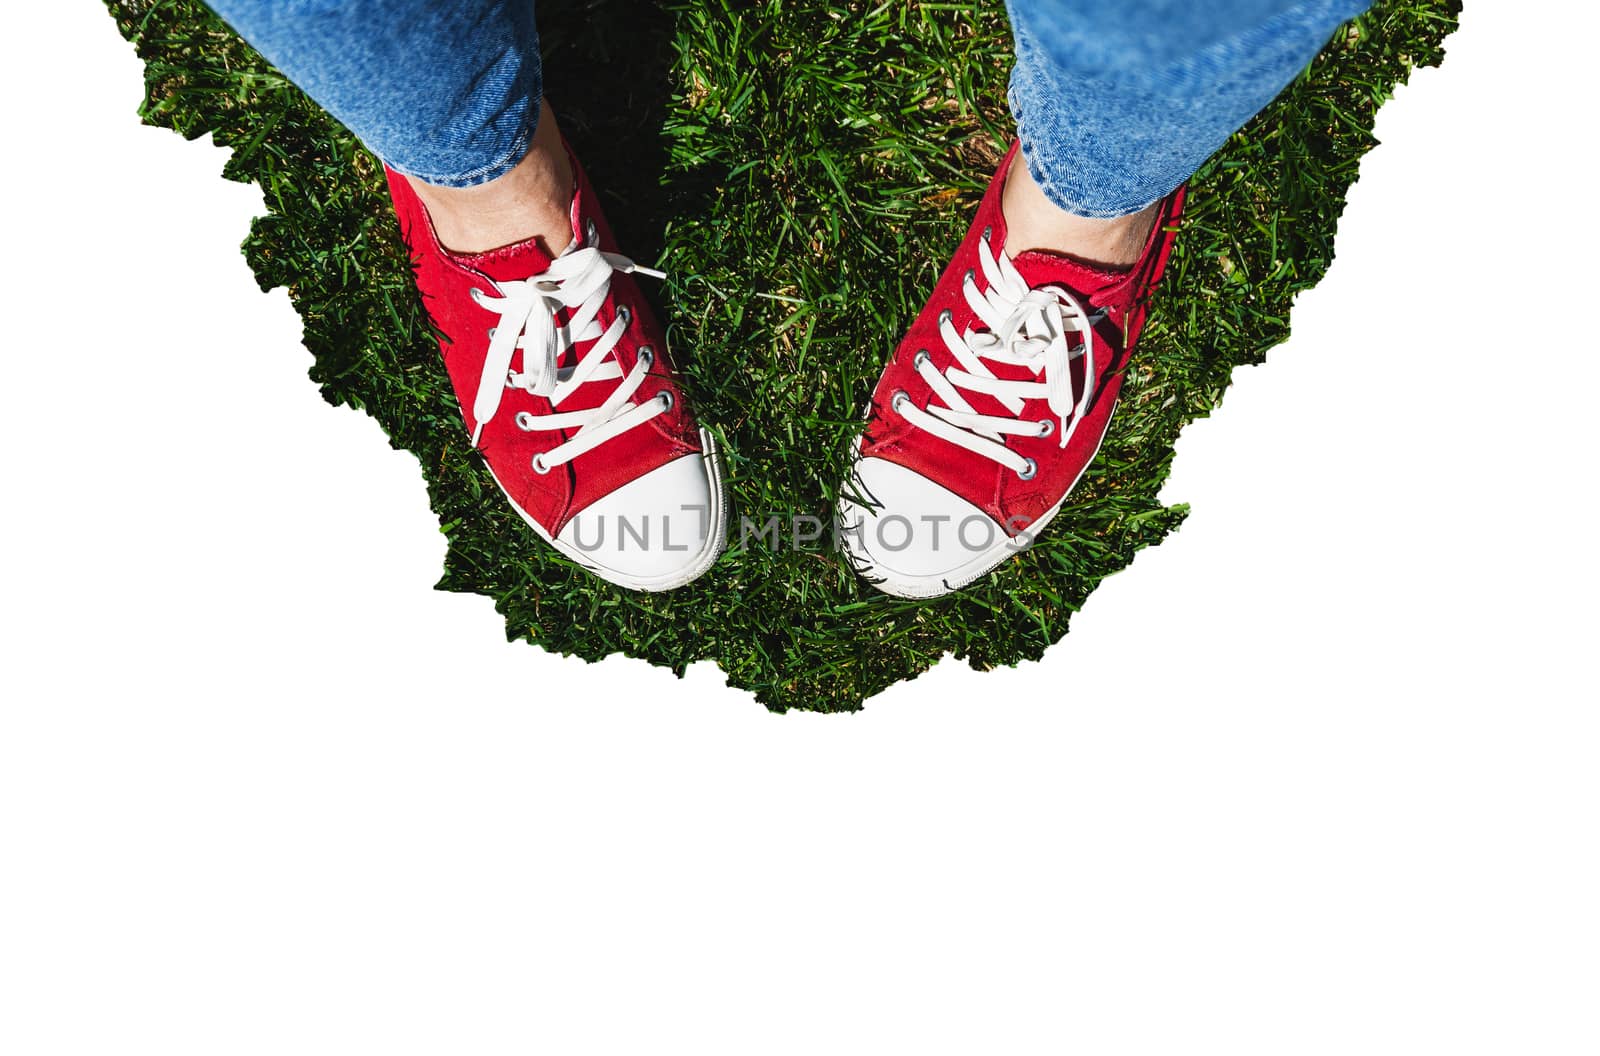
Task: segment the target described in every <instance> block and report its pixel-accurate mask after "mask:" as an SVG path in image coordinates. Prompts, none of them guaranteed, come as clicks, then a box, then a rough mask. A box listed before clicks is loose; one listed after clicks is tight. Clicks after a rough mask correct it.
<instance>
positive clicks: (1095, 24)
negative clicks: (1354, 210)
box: [1007, 0, 1371, 217]
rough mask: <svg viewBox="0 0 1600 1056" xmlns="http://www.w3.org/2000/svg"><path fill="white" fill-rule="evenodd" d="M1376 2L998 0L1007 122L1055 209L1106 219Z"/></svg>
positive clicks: (1163, 182)
mask: <svg viewBox="0 0 1600 1056" xmlns="http://www.w3.org/2000/svg"><path fill="white" fill-rule="evenodd" d="M1370 3H1371V0H1204V2H1200V0H1123V2H1121V3H1117V4H1110V5H1108V4H1105V3H1104V2H1100V3H1093V2H1090V0H1007V7H1008V8H1009V10H1010V14H1011V28H1012V32H1013V34H1014V35H1015V37H1016V49H1017V64H1016V67H1015V68H1014V69H1013V71H1012V74H1011V93H1010V95H1011V110H1012V114H1013V115H1014V116H1015V117H1016V120H1017V134H1018V138H1019V139H1020V140H1021V141H1022V153H1023V156H1024V157H1025V158H1026V159H1027V163H1028V171H1029V172H1030V173H1031V174H1032V175H1033V178H1034V179H1035V180H1036V181H1037V182H1038V184H1039V186H1040V187H1041V188H1043V190H1044V192H1045V194H1046V195H1047V196H1048V197H1049V198H1050V200H1051V201H1053V202H1055V204H1057V205H1059V206H1060V207H1061V208H1063V209H1066V210H1067V211H1068V212H1072V213H1076V214H1078V215H1080V216H1090V217H1112V216H1122V215H1125V214H1128V213H1133V212H1138V211H1139V210H1140V209H1143V208H1145V207H1146V206H1148V205H1150V204H1151V203H1152V202H1156V201H1159V200H1160V199H1162V198H1163V197H1165V196H1166V195H1167V194H1169V193H1170V192H1171V191H1172V190H1173V189H1174V188H1176V187H1177V186H1178V185H1179V184H1180V183H1182V182H1184V181H1185V180H1187V179H1188V178H1189V177H1190V176H1192V175H1193V174H1194V171H1195V170H1196V169H1198V168H1199V167H1200V165H1201V164H1202V163H1203V162H1204V161H1205V160H1206V159H1207V158H1208V157H1210V156H1211V155H1212V154H1213V153H1215V152H1216V150H1217V149H1218V148H1219V147H1221V146H1222V144H1223V143H1225V142H1226V141H1227V139H1228V137H1229V136H1231V135H1233V133H1234V132H1236V131H1238V129H1239V128H1240V127H1241V126H1242V125H1243V124H1244V123H1245V122H1246V121H1248V120H1250V118H1251V117H1253V116H1255V114H1256V113H1257V112H1258V111H1260V110H1262V109H1263V108H1264V107H1265V106H1266V105H1267V104H1268V103H1270V102H1271V101H1272V99H1273V97H1274V96H1276V95H1277V94H1278V93H1279V92H1280V91H1282V90H1283V87H1284V86H1285V85H1287V84H1288V83H1289V82H1290V81H1291V80H1293V79H1294V77H1295V75H1296V74H1298V73H1299V72H1300V71H1301V70H1302V69H1304V68H1305V66H1306V64H1307V63H1309V62H1310V61H1311V59H1312V58H1313V57H1315V56H1316V54H1317V52H1318V51H1319V50H1320V49H1321V48H1322V46H1323V45H1324V44H1326V43H1327V42H1328V39H1329V37H1330V36H1331V35H1332V34H1333V31H1334V30H1335V29H1336V28H1337V27H1338V25H1339V24H1340V23H1341V22H1343V21H1345V20H1346V19H1348V18H1353V17H1354V16H1356V15H1358V14H1360V13H1361V12H1362V11H1364V10H1365V9H1366V8H1367V7H1368V5H1369V4H1370Z"/></svg>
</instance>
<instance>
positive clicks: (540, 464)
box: [528, 455, 550, 477]
mask: <svg viewBox="0 0 1600 1056" xmlns="http://www.w3.org/2000/svg"><path fill="white" fill-rule="evenodd" d="M528 464H529V465H531V466H532V467H533V471H534V472H535V473H537V474H539V475H540V476H541V477H542V476H544V475H545V474H546V473H548V472H550V467H549V466H547V465H545V464H544V456H543V455H534V456H533V458H532V460H530V462H529V463H528Z"/></svg>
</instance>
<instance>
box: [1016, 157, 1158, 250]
mask: <svg viewBox="0 0 1600 1056" xmlns="http://www.w3.org/2000/svg"><path fill="white" fill-rule="evenodd" d="M1001 207H1002V209H1003V210H1004V213H1005V218H1006V228H1007V233H1006V251H1007V252H1008V253H1010V254H1012V255H1016V254H1017V253H1022V252H1025V251H1027V250H1030V249H1031V250H1042V251H1044V252H1046V253H1056V254H1060V255H1062V256H1067V257H1072V258H1073V259H1075V260H1081V261H1083V262H1084V263H1086V264H1093V265H1097V266H1099V267H1106V268H1126V267H1130V266H1132V265H1133V264H1134V263H1135V262H1136V261H1138V259H1139V256H1140V254H1142V253H1143V252H1144V246H1145V243H1146V241H1148V240H1149V237H1150V230H1151V228H1153V227H1154V226H1155V219H1156V213H1157V211H1158V210H1159V208H1160V204H1159V203H1157V204H1156V205H1152V206H1150V207H1149V208H1148V209H1144V210H1142V211H1140V212H1137V213H1133V214H1131V215H1129V216H1119V217H1114V218H1112V219H1109V220H1096V219H1091V218H1090V217H1085V216H1075V215H1074V214H1072V213H1069V212H1067V211H1066V210H1064V209H1062V208H1061V207H1059V206H1057V205H1056V204H1055V203H1054V202H1052V201H1050V199H1049V198H1046V197H1045V194H1044V191H1043V190H1041V189H1040V187H1039V185H1038V183H1036V182H1034V179H1033V175H1032V174H1031V173H1030V172H1028V166H1027V164H1026V163H1024V162H1023V160H1022V157H1021V155H1018V156H1017V159H1016V162H1015V163H1014V164H1013V165H1012V166H1011V172H1010V174H1009V175H1008V176H1007V178H1006V186H1005V193H1004V198H1003V199H1002V202H1001Z"/></svg>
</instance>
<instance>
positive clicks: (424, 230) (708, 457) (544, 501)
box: [388, 151, 725, 590]
mask: <svg viewBox="0 0 1600 1056" xmlns="http://www.w3.org/2000/svg"><path fill="white" fill-rule="evenodd" d="M570 156H571V153H570V151H569V157H570ZM572 169H573V176H574V181H573V182H574V185H575V192H574V194H573V199H572V210H571V219H572V243H571V245H569V246H567V247H566V248H565V250H564V251H563V252H561V253H559V254H558V255H557V256H555V257H551V256H550V254H549V253H547V252H546V251H545V250H544V249H543V248H542V247H541V246H540V245H539V243H538V242H537V241H534V240H529V241H527V242H521V243H517V244H515V245H511V246H507V247H504V248H502V249H497V250H493V251H491V252H488V253H480V254H472V255H467V254H455V253H452V252H450V251H448V250H446V249H445V248H444V247H443V246H441V245H440V243H439V239H438V237H437V235H436V234H435V233H434V229H433V224H432V221H431V219H430V218H429V216H428V213H427V210H426V209H425V208H424V206H423V204H422V202H421V201H420V200H419V199H418V197H417V195H416V193H415V191H413V190H412V188H411V186H410V184H409V183H408V182H407V180H406V179H405V178H404V177H403V176H401V175H399V174H398V173H395V172H393V171H390V172H389V173H388V176H389V192H390V195H391V196H392V197H393V199H394V205H395V212H396V215H397V216H398V217H399V221H400V229H401V233H402V235H403V237H404V239H405V242H406V245H407V246H408V248H409V249H410V253H411V259H412V266H413V268H414V270H415V272H416V281H417V286H418V287H419V288H420V290H421V291H422V296H423V301H424V304H425V306H426V308H427V310H428V313H429V315H430V316H431V317H432V320H433V323H434V325H435V327H436V328H437V329H438V331H439V345H440V350H441V352H442V353H443V355H444V365H445V370H446V371H447V372H448V374H449V376H450V382H451V385H452V386H453V388H454V390H455V394H456V399H457V401H458V402H459V404H460V408H461V413H462V418H463V419H464V421H465V423H466V427H467V431H468V434H469V435H470V436H471V438H472V444H473V446H474V447H475V448H476V449H477V450H478V452H479V453H480V454H481V455H482V456H483V459H484V461H485V462H486V463H487V464H488V468H489V472H490V473H491V474H492V475H493V477H494V479H495V482H496V483H498V484H499V485H500V488H501V490H502V491H504V492H505V494H506V497H507V498H508V499H509V500H510V502H511V506H512V508H513V509H515V510H516V511H517V513H518V514H520V515H521V516H522V518H523V519H524V520H525V521H527V522H528V524H529V525H531V526H532V527H533V529H534V530H535V531H536V532H537V533H538V534H539V535H540V536H541V537H543V538H544V539H545V540H547V541H548V542H551V543H552V544H554V545H555V547H556V548H557V549H558V550H560V551H561V552H562V553H564V554H566V555H567V556H568V557H570V558H572V559H573V560H574V561H576V562H578V563H579V564H581V565H583V566H584V567H585V568H588V569H589V570H590V571H592V572H594V573H595V574H596V575H599V576H601V577H603V578H605V579H607V580H610V581H611V582H613V583H617V584H620V585H622V586H626V587H630V588H633V589H638V590H668V589H671V588H673V587H676V586H681V585H682V584H684V583H687V582H688V581H689V580H691V579H693V578H695V577H696V576H698V575H699V574H700V573H702V572H704V571H705V570H706V569H707V568H709V567H710V566H711V564H712V562H713V561H714V560H715V559H716V556H717V554H718V553H719V552H720V551H721V549H722V546H723V542H724V538H725V524H724V521H725V504H724V498H723V487H722V480H721V471H720V466H719V462H718V459H717V455H716V449H715V444H714V442H713V440H712V438H711V436H710V434H709V433H707V432H706V431H705V430H703V429H701V428H699V426H698V425H697V424H696V422H695V420H694V417H693V415H692V414H691V412H690V410H689V407H688V406H687V404H686V402H685V400H684V398H683V394H682V392H681V391H680V390H679V388H678V385H677V382H676V379H675V376H674V372H673V370H672V366H671V364H670V362H669V360H668V359H667V349H666V340H665V336H664V334H663V333H662V330H661V326H660V324H659V323H658V322H657V321H656V318H655V315H654V313H653V312H652V311H651V309H650V306H649V305H648V304H647V303H646V302H645V300H644V298H643V297H642V296H641V295H640V291H639V289H638V286H637V284H636V282H635V280H634V278H633V275H632V273H633V272H636V271H648V270H649V269H644V268H639V267H637V266H636V265H634V264H633V263H632V262H631V261H629V260H627V259H626V258H624V257H622V256H621V255H620V254H618V253H617V247H616V244H615V240H614V239H613V237H612V234H611V230H610V227H609V226H608V225H607V224H606V220H605V217H604V216H603V215H602V214H601V212H600V207H599V203H598V202H597V200H596V198H595V195H594V191H593V189H592V188H591V187H590V185H589V181H588V178H587V177H586V176H585V174H584V172H583V170H582V168H581V167H580V166H579V165H578V162H577V159H576V158H573V159H572ZM653 274H657V275H659V273H653Z"/></svg>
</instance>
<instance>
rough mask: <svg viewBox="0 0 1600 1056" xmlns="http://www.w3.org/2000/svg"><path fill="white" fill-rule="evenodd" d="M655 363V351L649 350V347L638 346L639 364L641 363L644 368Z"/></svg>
mask: <svg viewBox="0 0 1600 1056" xmlns="http://www.w3.org/2000/svg"><path fill="white" fill-rule="evenodd" d="M655 361H656V350H655V349H653V348H651V347H650V346H649V345H640V346H639V362H640V363H643V364H644V365H645V366H647V367H648V366H650V365H651V364H653V363H654V362H655Z"/></svg>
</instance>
